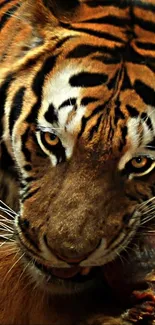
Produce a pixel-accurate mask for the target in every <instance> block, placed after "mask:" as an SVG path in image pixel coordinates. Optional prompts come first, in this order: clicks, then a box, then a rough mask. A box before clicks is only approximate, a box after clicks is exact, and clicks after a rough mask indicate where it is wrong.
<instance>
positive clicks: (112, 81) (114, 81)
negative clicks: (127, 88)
mask: <svg viewBox="0 0 155 325" xmlns="http://www.w3.org/2000/svg"><path fill="white" fill-rule="evenodd" d="M119 73H120V71H119V70H117V71H116V73H115V75H114V76H113V77H112V78H111V79H110V80H109V82H108V84H107V87H108V89H109V90H111V89H114V87H115V86H116V84H117V81H118V76H119Z"/></svg>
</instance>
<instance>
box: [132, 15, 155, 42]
mask: <svg viewBox="0 0 155 325" xmlns="http://www.w3.org/2000/svg"><path fill="white" fill-rule="evenodd" d="M135 24H136V25H138V26H140V27H142V28H143V29H144V30H147V31H150V32H153V34H154V32H155V23H154V22H152V21H150V20H143V19H142V18H138V17H136V18H135ZM152 37H153V35H152Z"/></svg>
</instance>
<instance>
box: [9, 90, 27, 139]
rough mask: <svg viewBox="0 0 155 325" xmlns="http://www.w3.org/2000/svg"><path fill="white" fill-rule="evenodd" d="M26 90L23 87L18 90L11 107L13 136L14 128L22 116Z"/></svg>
mask: <svg viewBox="0 0 155 325" xmlns="http://www.w3.org/2000/svg"><path fill="white" fill-rule="evenodd" d="M25 90H26V88H25V87H21V88H20V89H19V90H17V92H16V94H15V95H14V97H13V100H12V105H11V113H10V117H9V130H10V134H12V131H13V126H14V124H15V122H16V121H17V119H18V117H19V115H20V112H21V109H22V106H23V100H24V95H25Z"/></svg>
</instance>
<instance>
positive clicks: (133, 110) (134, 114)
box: [126, 104, 139, 117]
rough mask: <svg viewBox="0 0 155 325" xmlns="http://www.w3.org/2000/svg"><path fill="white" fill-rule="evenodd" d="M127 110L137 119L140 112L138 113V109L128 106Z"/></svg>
mask: <svg viewBox="0 0 155 325" xmlns="http://www.w3.org/2000/svg"><path fill="white" fill-rule="evenodd" d="M126 108H127V110H128V112H129V114H130V116H131V117H137V116H138V115H139V112H138V111H137V108H136V107H134V106H131V105H128V104H127V105H126Z"/></svg>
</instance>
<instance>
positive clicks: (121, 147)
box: [119, 126, 128, 152]
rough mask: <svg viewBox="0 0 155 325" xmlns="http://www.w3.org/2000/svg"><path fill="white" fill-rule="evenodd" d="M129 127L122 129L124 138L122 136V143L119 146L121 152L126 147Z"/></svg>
mask: <svg viewBox="0 0 155 325" xmlns="http://www.w3.org/2000/svg"><path fill="white" fill-rule="evenodd" d="M127 131H128V130H127V127H126V126H123V127H122V128H121V133H122V136H121V142H120V145H119V151H120V152H121V151H122V149H123V148H124V147H125V145H126V136H127Z"/></svg>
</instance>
